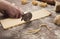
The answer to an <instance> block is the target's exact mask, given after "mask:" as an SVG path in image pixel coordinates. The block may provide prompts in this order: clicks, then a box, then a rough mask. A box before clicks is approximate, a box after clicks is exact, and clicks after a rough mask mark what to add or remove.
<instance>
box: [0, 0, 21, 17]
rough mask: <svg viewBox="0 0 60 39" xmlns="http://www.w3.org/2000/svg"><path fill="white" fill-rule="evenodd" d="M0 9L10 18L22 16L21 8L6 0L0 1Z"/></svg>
mask: <svg viewBox="0 0 60 39" xmlns="http://www.w3.org/2000/svg"><path fill="white" fill-rule="evenodd" d="M0 11H3V12H4V15H5V16H7V17H11V18H20V17H21V16H22V12H21V10H19V9H18V8H17V7H15V6H13V5H11V4H10V3H9V2H7V1H2V2H0Z"/></svg>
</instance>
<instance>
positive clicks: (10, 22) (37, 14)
mask: <svg viewBox="0 0 60 39" xmlns="http://www.w3.org/2000/svg"><path fill="white" fill-rule="evenodd" d="M32 15H33V17H32V19H31V21H32V20H35V19H39V18H43V17H46V16H49V15H51V13H50V12H49V11H47V10H45V9H41V10H37V11H33V12H32ZM0 21H1V24H2V26H3V28H4V29H7V28H10V27H14V26H17V25H21V24H23V23H25V22H24V21H21V19H20V18H19V19H12V18H7V19H3V20H0Z"/></svg>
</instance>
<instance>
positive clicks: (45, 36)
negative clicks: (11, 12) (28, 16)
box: [0, 0, 60, 39]
mask: <svg viewBox="0 0 60 39" xmlns="http://www.w3.org/2000/svg"><path fill="white" fill-rule="evenodd" d="M7 1H9V2H11V3H15V4H16V6H18V7H20V8H21V9H22V10H23V11H24V12H25V11H36V10H40V9H43V8H41V7H39V6H33V5H32V4H31V1H32V0H29V3H28V4H26V5H21V2H20V0H7ZM45 9H47V10H48V11H50V12H51V13H52V15H51V16H49V17H45V18H43V19H37V20H35V21H32V22H30V23H26V24H23V25H20V26H17V27H13V28H10V29H7V30H4V29H3V28H2V26H1V25H0V39H60V27H59V26H57V25H55V24H54V23H53V19H54V18H55V16H56V15H57V14H56V12H54V6H51V5H48V7H46V8H45ZM41 24H47V26H48V27H49V28H50V29H51V30H48V29H47V28H46V27H42V29H41V31H39V32H38V33H36V34H32V33H27V31H29V30H34V29H38V28H41V27H39V26H40V25H41Z"/></svg>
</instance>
